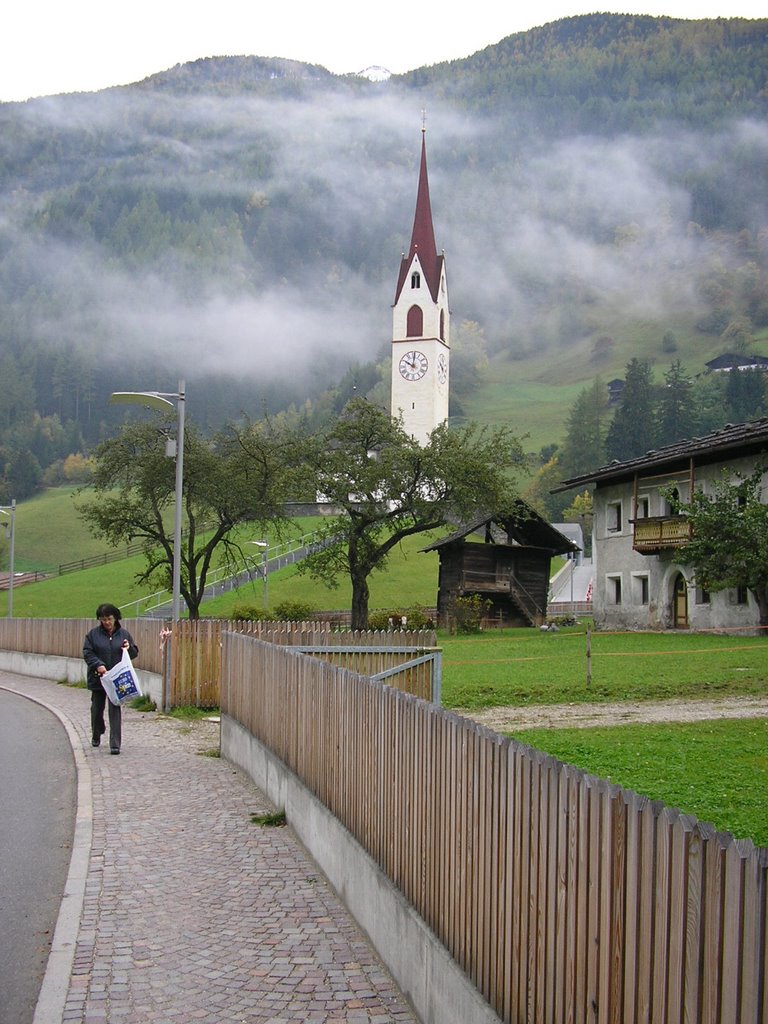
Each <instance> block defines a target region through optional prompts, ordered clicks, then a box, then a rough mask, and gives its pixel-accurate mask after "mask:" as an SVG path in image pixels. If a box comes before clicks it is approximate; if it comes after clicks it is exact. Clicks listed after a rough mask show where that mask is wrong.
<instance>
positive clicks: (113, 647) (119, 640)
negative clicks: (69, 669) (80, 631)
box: [83, 604, 139, 754]
mask: <svg viewBox="0 0 768 1024" xmlns="http://www.w3.org/2000/svg"><path fill="white" fill-rule="evenodd" d="M96 618H97V619H98V620H99V625H98V626H95V627H94V628H93V629H92V630H90V632H88V633H86V636H85V641H84V643H83V658H84V659H85V663H86V665H87V666H88V689H89V690H90V691H91V746H94V747H98V746H100V744H101V737H102V736H103V735H104V732H105V731H106V726H105V725H104V706H105V704H107V693H106V690H105V689H104V687H103V686H102V685H101V677H102V676H103V675H104V673H105V672H108V671H109V670H110V669H111V668H114V667H115V665H117V664H118V663H119V662H120V661H121V660H122V657H123V651H124V650H127V651H128V655H129V657H130V659H131V661H133V660H134V659H135V658H136V657H137V656H138V653H139V648H138V647H137V646H136V644H135V643H134V642H133V637H132V636H131V634H130V633H129V632H128V630H127V629H123V627H122V626H121V625H120V609H119V608H116V607H115V605H113V604H100V605H99V607H98V608H97V609H96ZM121 741H122V708H121V707H120V705H119V704H113V703H112V701H109V752H110V754H119V753H120V744H121Z"/></svg>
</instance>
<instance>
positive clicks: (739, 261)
mask: <svg viewBox="0 0 768 1024" xmlns="http://www.w3.org/2000/svg"><path fill="white" fill-rule="evenodd" d="M425 107H426V109H427V111H428V119H427V128H428V131H427V138H428V152H429V169H430V183H431V192H432V201H433V211H434V219H435V228H436V232H437V235H438V239H437V241H438V248H443V249H445V252H446V257H447V260H448V272H449V284H450V287H451V297H452V304H453V313H454V320H453V322H454V327H455V332H454V333H455V339H454V340H455V344H454V352H453V358H452V387H453V408H452V413H453V414H454V415H456V416H457V417H462V416H464V417H466V416H473V417H474V416H477V417H478V418H488V416H491V415H492V416H496V417H501V418H505V419H507V420H509V421H510V422H512V423H513V424H514V425H515V426H518V424H519V426H520V429H521V430H523V429H529V428H530V427H531V425H532V420H531V416H532V413H531V409H532V408H533V410H534V414H535V415H538V413H537V412H536V410H537V409H538V408H539V407H541V408H542V410H544V411H542V422H541V423H537V422H535V416H534V422H533V426H534V433H535V438H536V441H541V443H542V444H543V443H544V442H545V441H549V440H555V439H556V437H557V436H559V435H558V433H557V431H558V430H559V429H560V427H561V425H562V422H563V421H564V419H565V416H566V413H567V408H568V404H569V403H570V402H571V401H572V400H573V397H574V394H575V391H577V390H578V388H579V387H580V386H582V385H583V383H584V382H585V381H587V380H590V379H591V378H592V377H593V376H594V375H595V374H597V373H601V374H609V375H611V376H616V375H620V373H621V371H622V368H623V365H624V363H625V362H626V361H627V360H628V358H630V357H631V356H632V355H649V356H651V357H652V358H653V359H654V360H656V365H657V367H659V370H661V369H663V366H664V362H665V361H666V360H668V359H669V360H670V361H671V359H673V358H675V357H676V356H679V357H680V358H681V359H683V361H684V362H686V363H688V364H689V365H690V369H691V371H692V372H699V370H700V368H701V366H702V365H703V363H704V361H705V360H706V359H708V358H711V357H712V356H713V355H716V354H718V352H722V351H725V350H728V349H729V348H731V347H732V346H733V343H734V340H733V339H734V337H735V338H736V340H737V342H738V343H739V344H743V345H745V346H747V347H748V348H749V347H754V346H758V348H759V346H760V345H763V347H765V345H764V342H765V339H766V326H767V325H768V280H767V278H766V272H767V266H768V254H767V249H768V245H767V243H766V239H767V238H768V210H767V208H766V207H767V200H766V196H768V171H766V168H767V167H768V160H767V159H766V156H768V129H766V121H768V118H766V116H765V115H766V113H768V20H754V21H748V20H745V19H701V20H700V21H695V22H687V21H683V20H680V19H669V18H652V17H650V16H629V15H626V16H625V15H583V16H578V17H576V18H569V19H561V20H560V21H558V22H551V23H549V24H548V25H545V26H541V27H540V28H537V29H532V30H529V31H528V32H525V33H516V34H514V35H512V36H509V37H506V38H505V39H504V40H501V41H500V42H499V43H497V44H494V45H493V46H490V47H486V48H483V50H480V51H477V53H475V54H472V55H470V56H469V57H467V58H464V59H463V60H461V61H451V62H442V63H440V64H436V65H432V66H431V67H425V68H420V69H415V70H414V71H411V72H408V73H407V74H405V75H393V76H391V77H390V78H389V79H387V80H386V81H384V82H371V81H369V80H368V79H366V78H362V77H360V76H359V75H357V76H356V75H351V76H350V75H345V76H339V75H334V74H332V73H331V72H329V71H327V70H326V69H324V68H321V67H320V66H318V65H307V64H302V63H301V62H297V61H290V60H287V59H285V58H266V57H253V56H250V57H248V56H245V57H219V58H201V59H200V60H198V61H192V62H189V63H187V64H184V65H178V66H177V67H176V68H171V69H168V70H167V71H164V72H158V73H157V74H156V75H152V76H149V77H148V78H146V79H144V80H143V81H141V82H139V83H134V84H132V85H128V86H120V87H114V88H112V89H109V90H104V91H102V92H99V93H85V94H83V93H77V94H71V95H62V96H57V97H48V98H43V99H38V100H28V101H26V102H24V103H14V104H1V105H0V369H2V371H3V374H4V379H5V380H8V381H11V382H12V385H11V386H9V387H8V388H6V389H5V392H4V393H3V394H0V456H2V465H3V466H5V467H6V468H5V469H4V470H3V471H2V472H3V474H4V478H5V479H6V480H8V479H10V480H12V481H13V480H18V479H19V475H18V474H19V473H20V472H21V468H20V467H21V464H22V463H23V462H24V460H25V458H26V461H27V462H28V463H29V464H30V465H32V473H31V476H33V477H34V476H35V475H36V473H38V470H39V472H40V473H41V472H42V471H43V470H45V469H46V468H47V467H48V466H50V465H53V464H54V463H55V462H56V461H57V460H60V459H61V458H62V457H63V456H65V455H66V454H68V453H69V452H77V451H81V450H83V451H87V449H88V447H89V446H90V445H91V444H92V443H93V442H94V441H95V440H97V439H98V438H99V437H102V436H104V435H105V434H106V433H109V431H110V430H113V429H114V426H115V423H116V422H117V420H116V418H115V417H116V415H117V414H116V412H115V411H114V410H112V409H110V408H107V406H106V397H107V395H108V393H109V391H110V390H111V389H112V388H113V387H115V388H118V389H120V390H129V389H132V388H135V389H138V390H141V389H147V388H158V389H160V390H171V389H172V388H173V387H174V386H175V380H176V378H177V377H178V376H181V375H185V376H186V377H187V378H188V385H189V389H190V396H191V404H190V410H191V414H192V415H193V416H194V417H195V418H196V419H198V420H199V422H200V423H201V424H202V425H203V426H214V425H216V424H217V423H219V422H221V420H222V419H223V418H224V417H227V416H238V415H240V414H241V413H242V412H247V413H248V414H250V415H259V414H260V412H261V410H262V409H265V408H266V409H268V410H269V411H271V412H272V413H273V414H276V413H279V412H280V411H281V410H282V409H284V408H285V407H287V406H290V405H291V404H293V405H294V406H295V408H296V409H303V410H304V411H305V412H307V411H308V412H309V414H311V415H313V416H322V415H325V414H327V413H328V412H329V411H330V410H333V409H335V408H338V406H339V403H341V402H343V399H344V397H345V396H347V395H349V394H351V393H352V392H353V390H355V389H357V390H356V391H355V393H360V391H361V390H362V391H364V392H365V393H367V394H369V395H370V396H371V397H372V399H373V400H376V401H386V398H387V385H386V381H387V372H386V360H387V358H388V345H389V341H390V337H391V324H390V313H389V306H390V304H391V301H392V293H393V290H394V284H395V277H396V273H397V269H398V263H399V255H400V253H401V251H402V249H403V248H404V247H405V246H407V242H408V233H409V231H410V226H411V223H412V216H413V204H414V201H415V188H416V174H417V160H418V148H419V140H420V129H421V111H422V109H423V108H425ZM667 335H673V336H674V339H673V341H672V342H669V341H668V342H667V343H666V344H667V348H666V349H665V348H664V346H663V344H662V340H663V339H664V337H665V336H667ZM672 346H674V347H672ZM126 353H127V354H129V356H130V358H128V359H126V358H125V355H126ZM536 389H544V390H546V391H547V393H548V396H547V400H546V401H540V402H539V403H538V405H537V404H536V403H535V402H532V404H530V405H529V404H528V403H529V398H530V396H531V395H533V394H534V393H535V392H536ZM484 395H485V396H487V398H484V397H483V396H484ZM54 420H55V421H56V422H55V423H54ZM547 431H549V434H548V435H547ZM24 452H26V453H28V456H29V457H27V456H24V455H23V453H24ZM30 459H34V460H35V462H36V463H37V466H38V470H35V467H34V464H33V463H31V461H30ZM9 466H10V469H9V468H8V467H9Z"/></svg>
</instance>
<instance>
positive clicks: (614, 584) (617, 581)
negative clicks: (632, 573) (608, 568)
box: [605, 576, 621, 604]
mask: <svg viewBox="0 0 768 1024" xmlns="http://www.w3.org/2000/svg"><path fill="white" fill-rule="evenodd" d="M605 590H606V594H605V597H606V600H607V602H608V604H621V576H606V579H605Z"/></svg>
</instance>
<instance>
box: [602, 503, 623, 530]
mask: <svg viewBox="0 0 768 1024" xmlns="http://www.w3.org/2000/svg"><path fill="white" fill-rule="evenodd" d="M605 517H606V523H605V526H606V529H607V530H608V533H619V531H620V530H621V502H620V501H609V502H608V505H607V507H606V510H605Z"/></svg>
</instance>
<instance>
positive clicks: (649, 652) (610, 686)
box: [440, 626, 768, 709]
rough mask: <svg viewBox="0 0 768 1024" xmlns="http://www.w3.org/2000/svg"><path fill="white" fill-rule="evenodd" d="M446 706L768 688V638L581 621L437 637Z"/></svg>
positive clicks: (746, 692)
mask: <svg viewBox="0 0 768 1024" xmlns="http://www.w3.org/2000/svg"><path fill="white" fill-rule="evenodd" d="M440 643H441V646H442V647H443V700H444V703H445V704H446V705H448V706H449V707H458V708H461V707H463V708H470V709H478V708H485V707H494V706H502V705H517V706H521V705H523V706H524V705H526V704H562V703H570V702H573V703H585V702H590V701H620V700H632V701H637V700H663V699H673V698H679V699H685V698H687V697H701V698H704V697H709V698H716V697H724V696H727V695H733V694H744V695H750V694H751V695H754V694H765V693H768V640H766V639H763V638H756V637H742V636H719V635H715V634H700V633H694V634H690V633H683V632H669V633H594V632H593V633H592V637H591V647H592V681H591V683H589V684H588V683H587V678H586V666H587V659H586V647H587V637H586V631H585V628H584V627H583V626H581V627H572V628H569V629H567V630H562V631H561V632H559V633H541V632H539V631H538V630H533V629H515V630H501V631H494V632H490V631H489V632H487V633H484V634H482V635H481V636H478V637H466V638H462V637H448V636H446V637H441V638H440Z"/></svg>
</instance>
